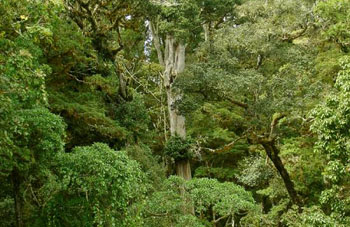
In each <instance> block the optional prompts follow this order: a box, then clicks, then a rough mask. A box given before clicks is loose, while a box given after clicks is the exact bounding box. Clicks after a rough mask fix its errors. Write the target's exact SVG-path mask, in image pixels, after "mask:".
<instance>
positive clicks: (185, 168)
mask: <svg viewBox="0 0 350 227" xmlns="http://www.w3.org/2000/svg"><path fill="white" fill-rule="evenodd" d="M176 175H178V176H180V177H182V178H184V179H185V180H191V178H192V176H191V165H190V161H189V160H182V161H177V162H176Z"/></svg>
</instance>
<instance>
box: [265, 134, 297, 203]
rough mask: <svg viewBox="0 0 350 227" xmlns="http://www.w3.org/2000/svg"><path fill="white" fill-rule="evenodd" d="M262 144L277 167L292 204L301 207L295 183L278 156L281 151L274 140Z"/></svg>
mask: <svg viewBox="0 0 350 227" xmlns="http://www.w3.org/2000/svg"><path fill="white" fill-rule="evenodd" d="M260 143H261V145H262V146H263V147H264V149H265V151H266V154H267V156H269V158H270V159H271V161H272V162H273V164H274V166H275V167H276V169H277V171H278V172H279V174H280V175H281V177H282V180H283V182H284V185H285V186H286V189H287V191H288V194H289V196H290V198H291V200H292V203H293V204H296V205H298V206H301V202H300V199H299V196H298V194H297V192H296V191H295V188H294V183H293V181H292V180H291V179H290V176H289V174H288V171H287V170H286V169H285V168H284V165H283V163H282V160H281V158H280V157H279V155H278V154H279V150H278V148H277V147H276V145H275V141H274V140H266V141H261V142H260Z"/></svg>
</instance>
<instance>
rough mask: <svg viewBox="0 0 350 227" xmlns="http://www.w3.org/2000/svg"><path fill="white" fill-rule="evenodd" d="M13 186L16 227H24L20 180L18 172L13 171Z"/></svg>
mask: <svg viewBox="0 0 350 227" xmlns="http://www.w3.org/2000/svg"><path fill="white" fill-rule="evenodd" d="M11 178H12V186H13V199H14V202H15V218H16V227H23V226H24V223H23V213H22V199H21V194H20V179H19V175H18V172H17V170H13V171H12V174H11Z"/></svg>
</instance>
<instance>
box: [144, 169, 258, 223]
mask: <svg viewBox="0 0 350 227" xmlns="http://www.w3.org/2000/svg"><path fill="white" fill-rule="evenodd" d="M191 206H192V207H193V209H194V213H193V215H188V214H184V213H183V207H191ZM256 213H259V207H258V206H257V205H256V204H255V202H254V199H253V197H252V195H251V193H249V192H247V191H245V190H244V188H243V187H241V186H238V185H236V184H234V183H230V182H225V183H220V182H218V181H217V180H216V179H208V178H195V179H193V180H190V181H184V180H183V179H182V178H179V177H175V176H171V177H169V178H168V179H167V181H166V182H165V183H164V188H163V189H162V190H161V191H159V192H156V193H154V194H153V195H152V197H151V198H149V200H148V202H147V205H146V223H148V225H149V226H153V225H155V223H157V226H169V225H176V226H184V224H186V223H187V224H189V223H192V225H191V226H209V225H210V223H212V224H219V223H225V222H227V223H231V222H233V223H234V221H235V220H237V219H240V218H241V217H242V216H247V215H248V216H249V215H254V214H256ZM186 226H187V225H186Z"/></svg>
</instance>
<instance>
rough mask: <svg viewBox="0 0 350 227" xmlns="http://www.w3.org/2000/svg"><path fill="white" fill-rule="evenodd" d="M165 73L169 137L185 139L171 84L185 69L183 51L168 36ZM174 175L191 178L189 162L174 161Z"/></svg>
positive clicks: (181, 47)
mask: <svg viewBox="0 0 350 227" xmlns="http://www.w3.org/2000/svg"><path fill="white" fill-rule="evenodd" d="M165 44H166V46H165V73H164V86H165V89H166V91H167V98H168V111H169V121H170V133H171V136H180V137H182V138H186V127H185V120H186V119H185V117H184V116H183V115H181V114H180V113H179V110H178V109H177V108H176V106H175V105H176V102H178V101H180V100H181V98H182V95H181V93H180V92H179V91H176V90H175V89H174V88H173V86H172V85H173V82H174V80H175V78H176V76H177V75H178V74H179V73H182V72H183V71H184V69H185V53H186V52H185V49H186V46H185V45H184V44H183V43H181V42H180V43H177V42H175V39H174V38H173V37H172V36H170V35H168V36H167V37H166V41H165ZM175 165H176V174H177V175H178V176H181V177H183V178H184V179H186V180H190V179H191V178H192V175H191V166H190V162H189V160H181V161H176V162H175Z"/></svg>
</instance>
